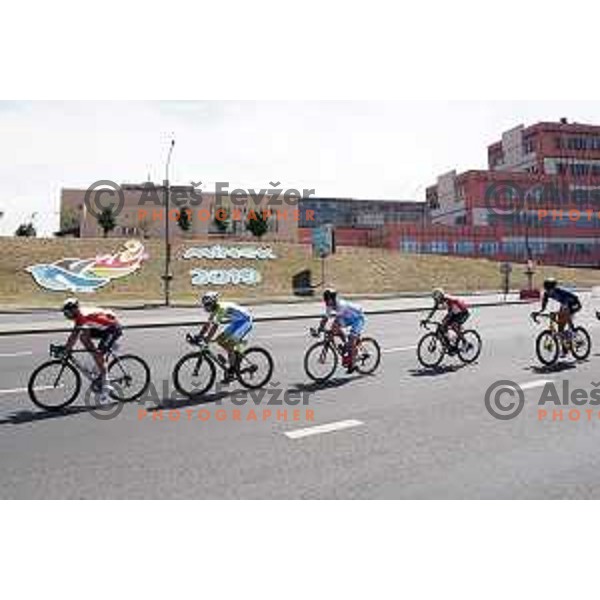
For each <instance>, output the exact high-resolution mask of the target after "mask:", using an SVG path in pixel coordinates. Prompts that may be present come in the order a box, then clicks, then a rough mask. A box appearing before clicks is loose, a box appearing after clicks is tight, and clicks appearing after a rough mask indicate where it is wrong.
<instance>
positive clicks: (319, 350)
mask: <svg viewBox="0 0 600 600" xmlns="http://www.w3.org/2000/svg"><path fill="white" fill-rule="evenodd" d="M338 361H339V358H338V353H337V352H336V350H335V348H334V347H333V346H332V345H331V344H329V343H327V342H317V343H316V344H313V345H312V346H311V347H310V348H309V349H308V350H307V351H306V354H305V355H304V370H305V371H306V374H307V375H308V376H309V377H310V378H311V379H312V380H313V381H315V382H316V383H324V382H326V381H327V380H328V379H331V378H332V377H333V374H334V373H335V370H336V369H337V366H338Z"/></svg>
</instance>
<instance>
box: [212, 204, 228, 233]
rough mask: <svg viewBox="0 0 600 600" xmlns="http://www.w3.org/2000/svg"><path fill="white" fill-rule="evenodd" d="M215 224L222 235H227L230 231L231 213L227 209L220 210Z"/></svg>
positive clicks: (216, 214)
mask: <svg viewBox="0 0 600 600" xmlns="http://www.w3.org/2000/svg"><path fill="white" fill-rule="evenodd" d="M214 222H215V226H216V227H217V229H218V230H219V232H220V233H225V232H226V231H227V230H228V229H229V225H230V223H229V213H228V212H227V209H226V208H219V209H218V210H217V212H216V213H215V219H214Z"/></svg>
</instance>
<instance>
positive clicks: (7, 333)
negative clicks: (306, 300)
mask: <svg viewBox="0 0 600 600" xmlns="http://www.w3.org/2000/svg"><path fill="white" fill-rule="evenodd" d="M520 304H529V303H528V302H524V301H522V300H508V301H506V302H486V303H481V304H478V303H476V302H475V303H470V304H469V306H470V307H471V308H494V307H499V306H515V305H520ZM428 310H431V306H423V307H411V308H387V309H381V310H365V311H364V312H365V314H366V315H375V316H376V315H394V314H402V313H420V312H425V311H428ZM322 316H323V312H322V311H319V312H315V313H314V314H313V313H311V314H305V315H290V316H287V317H256V318H254V322H255V323H274V322H277V321H282V322H286V321H304V320H311V319H319V318H321V317H322ZM202 323H203V321H199V320H197V319H194V320H192V319H190V320H188V321H173V322H167V323H143V324H142V323H139V324H133V325H123V329H127V330H136V329H168V328H171V327H197V326H198V325H201V324H202ZM71 331H73V328H72V327H52V328H44V329H40V328H31V329H15V330H5V331H0V338H2V337H11V336H17V335H45V334H49V333H70V332H71Z"/></svg>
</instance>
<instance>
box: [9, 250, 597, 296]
mask: <svg viewBox="0 0 600 600" xmlns="http://www.w3.org/2000/svg"><path fill="white" fill-rule="evenodd" d="M122 241H123V240H121V239H114V238H113V239H111V238H109V239H108V240H103V239H94V240H76V239H24V238H0V305H1V306H2V307H13V306H14V307H47V306H56V305H57V304H59V303H60V302H61V300H62V299H63V298H64V297H66V296H67V295H69V294H67V293H62V292H48V291H44V290H42V289H40V288H39V287H38V286H37V285H36V283H35V282H34V280H33V278H32V277H31V275H30V274H29V273H27V272H26V271H25V268H26V267H27V266H29V265H33V264H37V263H52V262H54V261H56V260H59V259H62V258H93V257H95V256H96V255H98V254H108V253H113V252H115V251H116V250H117V248H118V247H119V245H120V244H121V243H122ZM214 243H219V240H212V239H211V240H209V241H206V240H196V241H186V242H178V243H176V244H175V245H174V246H173V274H174V280H173V285H172V297H173V301H174V302H181V303H184V302H193V301H195V299H196V298H197V295H198V293H199V291H200V290H201V289H203V288H198V287H193V286H192V285H191V276H190V271H191V270H192V269H194V268H206V269H227V268H233V267H238V268H240V267H255V268H256V269H257V270H258V271H259V272H260V273H261V275H262V282H261V284H260V285H258V286H256V287H251V286H242V285H238V286H224V288H223V292H224V295H226V296H227V297H230V298H234V299H240V300H263V299H268V298H277V299H280V298H286V297H292V296H293V293H292V284H291V281H292V277H293V275H294V274H296V273H298V272H299V271H301V270H303V269H311V271H312V274H313V283H318V282H319V281H320V277H321V262H320V261H319V260H315V259H314V258H313V257H312V254H311V249H310V247H308V246H301V245H290V244H269V245H270V246H271V247H272V248H273V249H274V251H275V253H276V255H277V257H278V258H277V260H263V261H253V260H231V259H226V260H198V259H192V260H183V259H182V258H181V255H182V254H183V252H184V250H185V248H188V247H191V246H203V245H212V244H214ZM220 243H222V244H224V245H228V246H232V245H236V246H237V245H243V244H237V243H235V242H233V241H231V240H227V241H224V242H223V241H221V242H220ZM145 245H146V247H147V249H148V252H149V254H150V258H149V260H148V261H147V262H146V263H145V264H144V265H143V267H142V268H141V269H140V271H139V272H137V273H136V274H134V275H131V276H129V277H126V278H123V279H120V280H114V281H112V282H111V283H110V284H109V285H108V286H107V287H106V288H104V289H101V290H100V291H98V292H96V293H95V294H92V295H90V299H91V298H93V301H94V302H97V303H98V304H111V303H115V304H121V303H123V304H126V303H132V304H140V303H154V302H159V301H160V300H161V298H162V280H161V275H162V273H163V269H164V263H163V260H164V249H163V245H162V243H161V242H160V241H158V240H148V241H146V242H145ZM253 245H256V244H253ZM523 271H524V268H523V266H522V265H515V266H514V271H513V275H512V277H511V287H512V288H519V287H521V286H524V285H525V282H526V278H525V275H524V272H523ZM549 274H552V275H553V276H555V277H557V278H559V279H560V280H562V281H565V282H568V283H570V284H574V285H577V286H580V287H590V286H594V285H600V272H599V271H592V270H585V269H563V268H552V267H545V268H539V269H538V272H537V274H536V278H535V279H536V282H537V283H538V284H539V282H540V281H541V280H542V279H543V277H544V276H546V275H549ZM326 280H327V283H329V284H331V285H335V286H336V287H337V288H338V289H339V290H340V291H341V292H342V293H344V294H383V293H401V292H402V293H405V292H425V291H429V290H431V289H432V288H433V287H436V286H441V287H444V288H446V289H447V290H449V291H456V292H468V291H479V290H498V289H500V285H501V275H500V273H499V265H498V263H496V262H493V261H488V260H475V259H459V258H451V257H443V256H415V255H406V254H400V253H398V252H392V251H388V250H381V249H367V248H340V249H339V252H338V254H336V255H335V256H333V257H331V258H329V259H327V262H326Z"/></svg>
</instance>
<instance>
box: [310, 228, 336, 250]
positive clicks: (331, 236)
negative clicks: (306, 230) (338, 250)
mask: <svg viewBox="0 0 600 600" xmlns="http://www.w3.org/2000/svg"><path fill="white" fill-rule="evenodd" d="M312 247H313V252H314V254H315V255H316V256H318V257H319V258H327V257H328V256H329V255H331V254H334V253H335V232H334V230H333V225H321V227H316V228H315V229H313V230H312Z"/></svg>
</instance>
